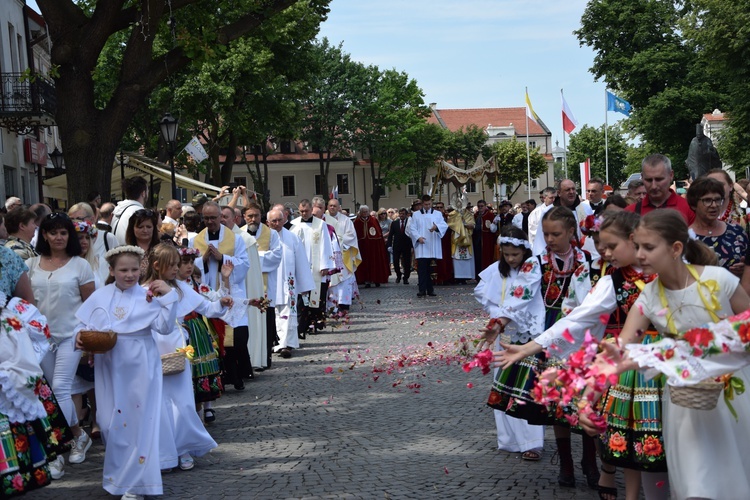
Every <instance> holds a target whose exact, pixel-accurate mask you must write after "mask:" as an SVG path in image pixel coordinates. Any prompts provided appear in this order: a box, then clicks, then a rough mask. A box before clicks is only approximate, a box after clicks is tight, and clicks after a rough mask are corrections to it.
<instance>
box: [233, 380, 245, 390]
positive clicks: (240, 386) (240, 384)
mask: <svg viewBox="0 0 750 500" xmlns="http://www.w3.org/2000/svg"><path fill="white" fill-rule="evenodd" d="M234 389H235V390H236V391H244V390H245V382H243V381H242V380H240V381H239V382H237V383H236V384H234Z"/></svg>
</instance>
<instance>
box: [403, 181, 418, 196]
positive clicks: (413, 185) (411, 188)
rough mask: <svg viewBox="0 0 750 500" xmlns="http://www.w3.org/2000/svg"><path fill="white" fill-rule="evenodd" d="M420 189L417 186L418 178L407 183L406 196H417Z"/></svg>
mask: <svg viewBox="0 0 750 500" xmlns="http://www.w3.org/2000/svg"><path fill="white" fill-rule="evenodd" d="M419 195H420V193H419V189H418V188H417V181H416V179H415V180H413V181H412V182H410V183H409V184H407V185H406V196H411V197H416V196H419Z"/></svg>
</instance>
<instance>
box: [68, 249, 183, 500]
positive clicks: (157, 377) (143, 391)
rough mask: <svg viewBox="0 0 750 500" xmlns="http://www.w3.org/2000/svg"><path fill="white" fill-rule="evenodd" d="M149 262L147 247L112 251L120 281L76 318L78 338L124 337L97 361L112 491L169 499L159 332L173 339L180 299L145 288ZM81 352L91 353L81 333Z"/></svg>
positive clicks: (166, 290)
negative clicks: (145, 261)
mask: <svg viewBox="0 0 750 500" xmlns="http://www.w3.org/2000/svg"><path fill="white" fill-rule="evenodd" d="M143 256H144V252H143V250H142V249H141V248H139V247H136V246H131V245H126V246H121V247H117V248H113V249H112V250H110V251H109V252H107V253H106V255H105V258H106V260H107V262H108V263H109V266H110V281H112V282H111V283H110V284H108V285H107V286H105V287H104V288H100V289H99V290H97V291H95V292H94V293H93V294H92V295H91V297H89V298H88V300H86V302H84V303H83V305H82V306H81V307H80V308H79V309H78V311H77V312H76V318H77V319H78V321H79V324H78V326H77V327H76V329H75V331H76V333H78V332H80V331H81V330H84V329H93V330H105V331H106V330H113V331H115V332H117V343H116V344H115V346H114V347H113V348H112V349H111V350H110V351H107V352H105V353H104V354H96V355H94V371H95V384H96V394H97V412H96V413H97V414H96V416H97V420H98V422H99V425H100V427H101V432H102V440H103V441H104V445H105V447H106V453H105V455H104V470H103V476H104V481H103V483H104V489H105V490H106V491H107V492H109V493H110V494H112V495H123V497H122V498H123V499H126V500H128V499H142V498H143V496H144V495H161V494H162V482H161V471H160V467H159V419H160V416H161V408H162V374H161V362H160V360H159V351H158V350H157V348H156V343H155V342H154V337H153V332H157V333H159V334H161V335H168V334H170V333H172V331H173V330H174V324H175V319H176V315H177V308H176V302H177V301H178V299H179V296H178V295H177V292H175V291H174V290H172V288H171V287H170V286H169V285H168V284H166V283H165V282H164V281H161V280H157V281H152V282H151V283H149V284H148V287H147V288H143V287H140V286H138V279H139V278H140V269H141V259H142V258H143ZM76 347H77V348H78V349H81V348H82V347H83V345H82V344H81V342H80V338H79V336H78V335H77V336H76Z"/></svg>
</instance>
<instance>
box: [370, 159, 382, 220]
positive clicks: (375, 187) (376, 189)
mask: <svg viewBox="0 0 750 500" xmlns="http://www.w3.org/2000/svg"><path fill="white" fill-rule="evenodd" d="M370 179H372V194H371V195H370V198H371V199H372V206H371V207H370V209H371V210H375V211H376V210H377V209H378V207H379V205H380V182H379V179H378V178H377V176H376V174H375V160H373V155H372V151H370Z"/></svg>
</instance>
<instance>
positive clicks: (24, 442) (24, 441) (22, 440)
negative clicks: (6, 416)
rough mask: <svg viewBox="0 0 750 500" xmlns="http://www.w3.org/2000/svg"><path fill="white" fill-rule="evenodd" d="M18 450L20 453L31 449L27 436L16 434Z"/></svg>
mask: <svg viewBox="0 0 750 500" xmlns="http://www.w3.org/2000/svg"><path fill="white" fill-rule="evenodd" d="M16 451H17V452H18V453H26V452H27V451H29V440H28V438H27V437H26V436H24V435H20V436H16Z"/></svg>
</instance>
